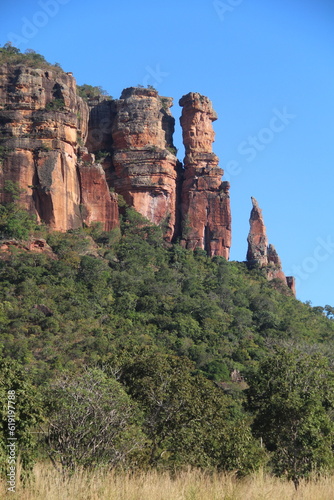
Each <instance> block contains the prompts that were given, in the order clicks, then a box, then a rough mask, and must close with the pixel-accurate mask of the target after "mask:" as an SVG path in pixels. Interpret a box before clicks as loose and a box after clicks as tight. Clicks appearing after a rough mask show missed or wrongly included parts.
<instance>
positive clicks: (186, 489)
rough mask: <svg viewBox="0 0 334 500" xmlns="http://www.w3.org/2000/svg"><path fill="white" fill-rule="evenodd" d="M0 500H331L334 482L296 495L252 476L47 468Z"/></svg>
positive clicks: (286, 485) (306, 485)
mask: <svg viewBox="0 0 334 500" xmlns="http://www.w3.org/2000/svg"><path fill="white" fill-rule="evenodd" d="M0 494H1V498H12V499H13V500H14V499H15V500H16V499H20V500H104V499H106V500H290V499H294V500H333V499H334V477H329V478H323V479H321V480H319V481H317V482H301V485H300V487H299V489H298V491H295V488H294V485H293V484H292V483H291V482H287V481H285V480H281V479H277V478H275V477H272V476H270V475H266V474H264V473H261V472H259V473H257V474H254V475H253V476H250V477H247V478H245V479H237V478H236V477H235V475H234V474H218V473H217V474H206V473H203V472H200V471H198V470H189V471H186V472H180V473H179V474H177V475H176V477H171V476H170V475H169V474H168V473H158V472H154V471H152V472H146V473H136V474H133V475H132V474H116V473H102V472H101V473H99V472H95V473H91V474H89V473H86V472H77V473H76V474H75V475H74V476H73V477H72V478H71V479H67V480H63V478H62V476H61V474H59V473H57V472H56V471H55V470H54V469H53V468H51V467H48V466H46V465H37V466H36V467H35V481H34V482H33V483H32V484H31V485H30V486H29V487H27V488H23V487H22V486H21V485H18V486H17V488H16V493H12V492H7V494H6V485H5V484H4V483H1V489H0Z"/></svg>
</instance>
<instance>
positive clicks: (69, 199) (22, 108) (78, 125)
mask: <svg viewBox="0 0 334 500" xmlns="http://www.w3.org/2000/svg"><path fill="white" fill-rule="evenodd" d="M87 123H88V107H87V105H86V103H85V102H84V101H83V100H82V99H81V98H80V97H78V96H77V94H76V82H75V80H74V78H73V77H72V76H71V75H68V74H66V73H63V72H62V71H51V70H50V71H48V70H41V69H33V68H29V67H27V66H24V65H12V66H11V65H8V64H4V65H2V66H0V139H1V146H2V148H3V151H5V152H6V154H5V155H2V160H1V165H0V185H1V187H2V190H1V191H2V200H1V201H4V199H3V198H4V197H5V195H4V194H3V186H4V184H5V181H6V180H7V181H8V180H10V181H12V182H15V183H17V184H18V185H19V187H20V188H21V189H22V191H23V193H22V195H21V200H20V201H21V203H22V204H23V206H25V207H26V208H27V209H29V210H30V211H31V212H34V213H36V215H37V217H38V219H39V220H42V221H44V222H46V223H47V224H48V225H49V226H50V227H51V228H52V229H56V230H67V229H70V228H75V227H78V226H80V225H81V217H80V211H79V205H80V185H79V179H78V175H77V170H76V168H77V167H76V165H77V145H78V142H80V141H82V142H84V141H85V138H86V134H87Z"/></svg>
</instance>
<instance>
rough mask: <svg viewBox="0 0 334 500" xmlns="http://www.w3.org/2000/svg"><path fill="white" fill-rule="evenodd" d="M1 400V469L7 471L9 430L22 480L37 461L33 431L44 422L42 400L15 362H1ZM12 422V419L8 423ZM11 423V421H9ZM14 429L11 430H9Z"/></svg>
mask: <svg viewBox="0 0 334 500" xmlns="http://www.w3.org/2000/svg"><path fill="white" fill-rule="evenodd" d="M0 399H1V401H2V412H1V421H2V425H1V434H0V470H1V472H2V474H4V475H5V474H6V473H7V472H8V447H7V446H8V444H11V443H13V442H14V441H9V440H8V438H9V437H10V435H9V431H10V430H11V432H13V433H14V434H13V435H12V437H14V438H16V441H15V444H16V445H17V446H16V453H15V455H16V458H17V457H18V454H19V455H20V462H21V467H22V475H21V478H22V479H24V478H25V477H26V476H28V475H29V473H30V472H31V470H32V467H33V465H34V462H35V458H36V433H35V431H36V429H37V425H38V424H40V423H41V422H42V421H43V411H42V400H41V398H40V396H39V393H38V391H36V388H35V387H34V386H33V384H32V383H31V381H30V379H29V375H28V373H27V371H26V370H25V369H24V368H23V367H22V366H21V365H20V364H19V363H18V362H16V361H13V360H10V359H1V360H0ZM9 419H11V420H9ZM12 420H13V422H12ZM10 426H13V429H12V427H10Z"/></svg>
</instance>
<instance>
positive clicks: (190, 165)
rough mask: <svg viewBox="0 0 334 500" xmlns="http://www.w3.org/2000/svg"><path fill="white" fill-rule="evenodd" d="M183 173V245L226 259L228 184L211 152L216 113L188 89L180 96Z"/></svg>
mask: <svg viewBox="0 0 334 500" xmlns="http://www.w3.org/2000/svg"><path fill="white" fill-rule="evenodd" d="M180 106H182V108H183V109H182V116H181V119H180V122H181V126H182V134H183V143H184V146H185V151H186V156H185V158H184V176H183V183H182V194H181V199H182V202H181V218H182V239H181V243H182V245H183V246H185V247H186V248H189V249H192V250H194V249H195V248H202V249H204V250H206V251H207V253H208V255H210V256H214V255H221V256H223V257H225V258H226V259H228V258H229V253H230V246H231V210H230V197H229V187H230V185H229V183H228V182H222V175H223V173H224V172H223V170H222V169H221V168H219V167H218V161H219V160H218V157H217V156H216V155H215V154H214V153H213V152H212V143H213V141H214V131H213V127H212V122H213V121H214V120H216V119H217V115H216V113H215V111H214V110H213V108H212V103H211V101H210V100H209V99H208V98H207V97H205V96H202V95H201V94H198V93H194V92H191V93H189V94H187V95H185V96H183V97H182V98H181V99H180Z"/></svg>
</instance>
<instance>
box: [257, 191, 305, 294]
mask: <svg viewBox="0 0 334 500" xmlns="http://www.w3.org/2000/svg"><path fill="white" fill-rule="evenodd" d="M251 199H252V205H253V207H252V211H251V215H250V219H249V224H250V230H249V234H248V238H247V241H248V251H247V264H248V266H249V267H260V268H263V269H265V271H266V275H267V278H268V280H269V281H271V280H273V279H278V280H280V281H282V283H284V284H286V285H287V286H288V287H289V288H290V289H291V290H292V291H293V293H294V294H296V289H295V280H294V278H293V277H292V276H288V277H286V276H285V274H284V272H283V269H282V263H281V259H280V258H279V256H278V253H277V252H276V249H275V247H274V246H273V245H268V238H267V231H266V226H265V224H264V220H263V216H262V210H261V208H260V207H259V204H258V202H257V201H256V199H255V198H253V197H252V198H251Z"/></svg>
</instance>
